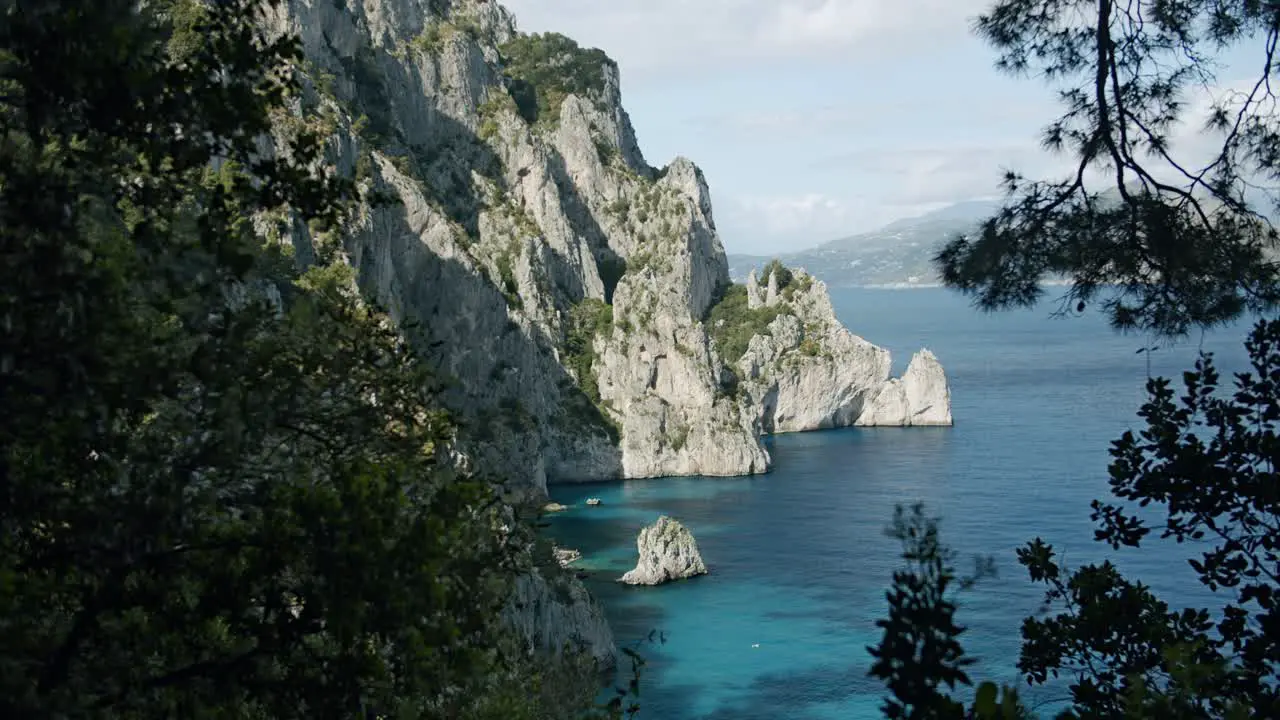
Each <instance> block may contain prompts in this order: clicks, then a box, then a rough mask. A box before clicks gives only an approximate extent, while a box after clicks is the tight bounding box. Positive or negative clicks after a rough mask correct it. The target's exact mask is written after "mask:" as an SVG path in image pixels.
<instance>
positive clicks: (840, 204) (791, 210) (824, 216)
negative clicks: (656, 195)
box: [717, 193, 946, 254]
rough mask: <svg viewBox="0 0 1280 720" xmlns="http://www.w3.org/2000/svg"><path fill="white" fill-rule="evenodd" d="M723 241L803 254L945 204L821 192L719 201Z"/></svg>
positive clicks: (739, 247) (751, 249)
mask: <svg viewBox="0 0 1280 720" xmlns="http://www.w3.org/2000/svg"><path fill="white" fill-rule="evenodd" d="M717 201H718V202H719V203H720V205H718V206H717V207H718V208H722V209H723V210H725V211H727V212H720V213H719V215H718V217H719V218H723V219H721V220H720V222H719V225H720V239H721V241H722V242H724V245H725V248H726V249H727V250H728V251H729V252H731V253H748V254H768V253H776V252H789V251H795V250H801V249H804V248H808V247H812V246H814V245H818V244H821V243H824V242H826V241H828V240H834V239H836V238H839V237H844V236H847V235H852V234H855V233H858V232H863V231H867V230H874V229H875V228H878V227H881V226H882V225H885V224H887V223H889V222H891V221H893V220H896V219H898V218H902V217H909V216H912V215H919V214H921V213H925V212H929V211H931V210H936V209H938V208H939V207H942V205H945V204H946V203H943V204H939V203H927V202H926V203H886V202H883V201H882V200H881V199H879V198H876V197H869V196H862V197H839V196H833V195H826V194H822V193H808V194H804V195H793V196H787V195H780V196H741V197H730V198H723V199H717Z"/></svg>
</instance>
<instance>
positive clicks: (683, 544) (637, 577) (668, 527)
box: [619, 515, 707, 585]
mask: <svg viewBox="0 0 1280 720" xmlns="http://www.w3.org/2000/svg"><path fill="white" fill-rule="evenodd" d="M636 549H637V550H639V551H640V561H639V562H638V563H637V564H636V566H635V569H633V570H631V571H630V572H628V573H627V574H625V575H623V576H622V577H621V578H619V582H624V583H626V584H628V585H658V584H660V583H664V582H667V581H669V580H680V579H683V578H690V577H694V576H695V575H705V574H706V573H707V566H706V564H704V563H703V562H702V555H700V554H699V553H698V543H697V542H696V541H695V540H694V539H693V533H691V532H689V529H688V528H686V527H685V526H684V525H681V524H680V523H679V522H678V521H676V520H672V519H671V518H669V517H667V516H665V515H663V516H662V517H660V518H658V521H657V522H656V523H654V524H653V525H650V526H648V527H646V528H643V529H641V530H640V536H639V537H638V538H636Z"/></svg>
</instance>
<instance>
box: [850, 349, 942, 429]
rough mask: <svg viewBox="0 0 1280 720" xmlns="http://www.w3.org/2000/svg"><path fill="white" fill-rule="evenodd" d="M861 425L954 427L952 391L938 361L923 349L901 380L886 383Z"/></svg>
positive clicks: (859, 420) (912, 359) (913, 359)
mask: <svg viewBox="0 0 1280 720" xmlns="http://www.w3.org/2000/svg"><path fill="white" fill-rule="evenodd" d="M857 424H858V425H899V426H903V427H909V426H926V425H951V424H952V420H951V389H950V387H948V385H947V376H946V375H945V374H944V373H943V371H942V365H941V364H940V363H939V362H938V358H936V357H934V355H933V353H931V352H929V350H928V349H927V348H926V349H923V350H921V351H920V352H917V353H916V354H915V355H914V356H912V358H911V364H910V365H908V366H907V371H906V372H905V373H903V374H902V378H901V379H897V378H895V379H893V380H890V381H889V382H887V383H885V385H884V387H883V388H881V390H880V392H879V393H878V394H877V395H876V396H875V397H874V398H873V399H872V400H871V402H870V403H869V404H868V406H867V407H866V408H864V409H863V411H862V414H861V415H860V416H859V417H858V422H857Z"/></svg>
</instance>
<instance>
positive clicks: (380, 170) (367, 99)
mask: <svg viewBox="0 0 1280 720" xmlns="http://www.w3.org/2000/svg"><path fill="white" fill-rule="evenodd" d="M271 22H272V26H273V27H274V28H275V29H277V30H288V31H291V32H294V33H297V34H299V35H300V36H301V37H302V38H303V43H304V48H305V53H306V57H307V62H306V63H305V64H304V65H303V67H301V68H300V70H301V71H302V73H303V74H304V77H305V79H306V81H307V84H308V85H309V86H310V92H309V93H308V97H307V98H306V99H305V100H304V102H303V103H302V105H301V106H300V107H297V108H295V113H294V115H293V116H292V117H290V118H286V119H284V120H283V121H282V125H290V124H293V125H310V126H312V127H313V129H317V130H319V131H321V132H323V133H325V134H327V135H329V136H330V137H331V143H330V152H329V156H328V157H327V158H326V162H328V163H329V164H331V165H332V166H333V167H334V168H335V169H336V170H337V171H338V172H343V173H348V174H351V175H353V176H354V177H356V178H357V179H358V180H359V181H360V183H361V184H362V187H363V188H364V189H365V190H367V191H376V192H379V193H383V194H385V195H387V196H388V197H389V198H390V199H391V200H392V202H391V203H389V204H383V205H374V204H367V205H366V206H364V207H363V208H362V212H361V213H360V214H359V216H358V218H357V219H356V220H354V221H353V222H352V224H351V226H350V227H348V228H345V229H344V233H343V234H342V237H343V238H344V239H343V247H342V248H341V250H342V251H344V252H345V254H346V256H347V257H348V258H349V260H350V262H352V263H353V264H354V265H355V266H356V267H357V268H358V270H359V280H360V284H361V286H362V288H363V290H364V291H365V292H366V293H367V294H368V295H369V296H370V297H372V298H374V299H376V301H377V302H378V303H379V304H381V305H383V306H385V307H387V308H388V309H390V311H391V312H392V314H393V316H394V317H395V318H396V319H397V320H398V321H400V322H403V323H407V324H410V325H412V327H411V329H410V333H411V334H412V336H413V339H414V341H415V343H417V345H418V347H419V348H420V349H421V351H422V353H423V355H424V357H426V358H427V359H428V360H429V361H430V363H431V365H432V366H433V367H435V368H436V369H437V371H438V372H439V373H440V375H441V376H442V377H443V378H445V379H446V380H447V381H448V382H449V390H448V392H447V393H446V394H445V396H444V397H443V401H444V402H445V404H446V405H447V406H448V407H449V408H450V409H451V410H452V411H453V413H454V414H455V415H456V416H457V417H458V419H459V421H460V424H461V426H462V431H461V437H460V448H461V449H462V450H463V452H464V454H465V456H466V457H467V459H468V461H469V462H470V463H471V465H472V467H473V468H474V469H476V470H478V471H480V472H483V473H485V474H487V475H491V476H494V477H495V478H498V479H499V480H500V481H502V482H504V483H506V484H507V486H508V487H509V488H511V489H513V490H517V491H522V492H525V493H527V494H529V495H532V496H539V495H542V494H545V487H546V483H547V482H574V481H588V480H601V479H610V478H618V477H649V476H662V475H685V474H691V475H692V474H700V475H737V474H747V473H755V472H764V471H766V470H767V469H768V464H769V459H768V455H767V453H766V452H765V450H764V448H763V446H762V445H761V444H760V441H759V436H760V434H761V433H762V432H781V431H787V430H804V429H811V428H816V427H829V426H833V425H848V424H852V423H854V422H855V421H858V419H859V417H860V415H861V411H862V408H863V406H864V405H866V404H867V403H869V402H870V400H871V398H874V397H878V396H879V395H880V394H881V389H882V386H884V385H885V383H886V382H887V380H888V375H887V372H888V370H887V369H888V356H887V353H885V352H884V351H882V350H880V349H879V348H876V347H875V346H873V345H871V344H870V343H866V342H865V341H863V340H861V339H860V338H856V336H852V335H850V334H849V333H848V332H847V331H846V330H844V328H843V327H841V326H840V325H839V323H838V322H836V321H835V319H834V315H832V314H831V313H830V302H829V300H828V299H827V296H826V291H825V287H823V286H822V285H821V284H820V283H818V284H816V285H815V284H813V283H810V284H809V285H808V286H806V288H805V290H804V292H802V293H799V294H797V293H796V292H795V291H794V290H792V291H783V292H784V294H785V295H786V297H785V298H782V299H781V300H780V299H778V298H774V302H773V304H775V305H777V304H778V303H779V302H781V303H782V304H781V305H779V306H778V313H777V318H776V320H775V322H774V323H772V324H768V325H761V326H760V327H758V328H755V330H756V331H758V332H756V333H755V335H754V337H753V338H752V339H750V343H748V344H747V347H748V350H747V352H746V353H745V354H743V353H741V352H735V353H734V354H737V355H742V357H741V358H739V357H728V356H727V355H728V353H727V352H726V349H725V347H724V346H723V343H722V342H721V341H719V340H717V339H716V338H717V337H718V335H717V333H716V332H715V330H714V328H708V326H707V323H706V322H705V319H706V318H708V317H709V316H711V315H713V314H714V312H713V310H714V308H715V307H716V306H717V305H719V304H720V303H722V302H723V301H724V298H725V297H726V295H728V294H732V293H730V292H729V291H730V290H731V289H732V288H731V286H730V283H729V277H728V268H727V265H726V260H725V254H724V249H723V247H722V245H721V243H720V239H719V237H718V236H717V234H716V229H715V222H714V219H713V216H712V209H711V203H710V193H709V191H708V189H707V186H706V182H705V179H704V178H703V175H702V173H701V171H699V170H698V168H697V167H696V166H694V165H693V164H692V163H691V162H689V161H688V160H685V159H683V158H677V159H675V160H674V161H673V162H671V163H670V164H669V165H668V166H666V167H665V168H662V169H661V170H658V169H655V168H652V167H650V166H649V165H648V164H647V163H646V161H645V159H644V157H643V155H642V154H641V152H640V149H639V146H638V143H637V142H636V138H635V133H634V131H633V129H632V128H631V124H630V121H629V119H628V117H627V114H626V112H625V111H624V110H623V108H622V105H621V92H620V89H619V76H618V72H617V67H616V65H614V64H613V62H612V61H610V60H609V59H608V58H607V57H606V56H604V54H603V53H601V52H600V51H596V50H585V49H582V48H579V47H578V46H577V45H576V44H574V43H573V42H572V41H571V40H569V39H567V38H563V37H561V36H554V35H551V36H537V35H535V36H528V35H521V34H519V33H517V32H516V30H515V24H514V20H513V18H512V17H511V16H510V14H509V13H507V11H506V10H505V9H503V8H502V7H501V6H500V5H498V4H496V3H494V2H490V1H487V0H457V1H455V2H445V1H443V0H335V1H333V2H303V1H302V0H294V1H292V2H288V3H285V4H284V5H282V6H281V8H280V10H279V11H277V12H276V14H275V16H274V17H273V19H272V21H271ZM295 233H296V234H295V238H294V242H295V245H297V246H298V249H299V252H300V254H301V255H302V256H303V257H307V256H308V255H309V254H310V253H314V252H315V246H316V244H317V243H320V244H323V243H324V242H325V241H326V240H325V238H323V237H318V236H317V235H316V234H315V233H311V232H309V231H307V230H306V229H302V228H298V229H296V230H295ZM756 292H759V290H758V289H757V291H756ZM787 318H790V319H787ZM797 328H798V329H797ZM709 330H710V332H709ZM917 385H919V383H917ZM926 385H927V386H928V387H932V385H929V384H926ZM915 394H917V395H918V394H919V393H918V392H917V393H915ZM886 397H887V396H886ZM895 397H896V396H895ZM913 397H914V395H913ZM899 404H901V403H899ZM935 404H936V403H935ZM893 407H896V405H894V403H892V402H889V401H888V400H886V401H885V402H884V403H882V407H881V410H880V411H879V412H878V414H877V415H876V416H875V417H874V418H870V419H872V420H875V421H876V422H877V423H881V422H888V423H893V421H894V420H895V418H893V417H890V415H891V414H892V413H891V410H892V408H893ZM886 408H888V409H886ZM869 417H870V416H869ZM948 417H949V406H948ZM897 424H907V423H897Z"/></svg>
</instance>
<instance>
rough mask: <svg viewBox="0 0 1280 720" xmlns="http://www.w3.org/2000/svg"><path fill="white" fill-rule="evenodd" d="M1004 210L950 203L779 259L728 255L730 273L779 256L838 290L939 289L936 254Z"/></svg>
mask: <svg viewBox="0 0 1280 720" xmlns="http://www.w3.org/2000/svg"><path fill="white" fill-rule="evenodd" d="M999 208H1000V202H999V201H998V200H989V201H988V200H974V201H968V202H961V203H956V204H954V205H948V206H947V207H944V208H942V209H940V210H935V211H933V212H930V213H925V214H924V215H920V216H917V217H911V218H903V219H901V220H895V221H893V222H891V223H889V224H888V225H885V226H884V227H882V228H880V229H878V230H872V231H870V232H865V233H859V234H857V235H851V236H849V237H844V238H839V239H837V240H832V241H830V242H826V243H823V244H822V245H819V246H817V247H815V248H810V249H808V250H801V251H799V252H793V253H784V254H781V255H777V256H773V255H729V258H728V260H729V274H730V276H731V277H732V278H733V279H734V280H735V281H739V282H742V281H745V279H746V277H747V274H748V273H749V272H751V270H752V268H755V269H757V270H758V269H760V268H762V267H764V265H765V264H766V263H768V262H769V260H771V259H773V258H774V257H777V258H778V259H779V260H781V261H782V262H783V263H785V264H786V265H787V266H789V267H802V268H804V269H805V270H807V271H809V273H811V274H813V275H815V276H817V277H818V278H819V279H821V280H823V281H824V282H826V283H827V284H828V285H831V286H837V287H929V286H933V285H938V284H939V280H938V276H937V271H936V270H935V269H934V267H933V256H934V254H935V253H936V252H937V250H938V249H939V248H940V247H941V246H942V245H943V244H944V243H946V242H947V241H948V240H950V239H951V238H953V237H955V236H956V235H959V234H963V233H966V232H970V231H972V230H974V229H976V228H977V226H978V224H979V223H981V222H982V221H983V220H985V219H986V218H988V217H991V216H992V215H994V214H995V213H996V211H997V210H999Z"/></svg>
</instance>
